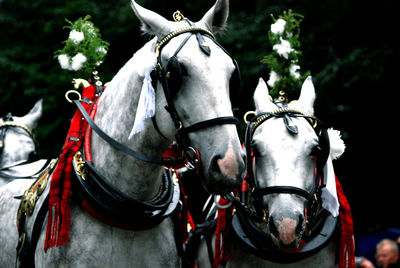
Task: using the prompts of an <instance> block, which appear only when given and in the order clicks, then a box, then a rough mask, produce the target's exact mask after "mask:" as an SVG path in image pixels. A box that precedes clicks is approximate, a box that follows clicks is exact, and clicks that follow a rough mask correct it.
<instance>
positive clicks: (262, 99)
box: [253, 78, 276, 113]
mask: <svg viewBox="0 0 400 268" xmlns="http://www.w3.org/2000/svg"><path fill="white" fill-rule="evenodd" d="M253 99H254V104H255V105H256V111H257V113H260V112H271V111H273V110H275V109H276V105H275V104H274V103H273V102H272V101H271V97H270V95H269V92H268V87H267V84H266V83H265V81H264V79H262V78H260V79H259V80H258V85H257V87H256V90H255V91H254V95H253Z"/></svg>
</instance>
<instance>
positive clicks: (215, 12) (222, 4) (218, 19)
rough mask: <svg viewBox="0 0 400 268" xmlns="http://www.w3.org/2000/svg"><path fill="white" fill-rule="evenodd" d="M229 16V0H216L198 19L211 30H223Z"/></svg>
mask: <svg viewBox="0 0 400 268" xmlns="http://www.w3.org/2000/svg"><path fill="white" fill-rule="evenodd" d="M228 16H229V0H217V1H216V2H215V4H214V6H213V7H212V8H211V9H210V10H209V11H207V13H206V14H205V15H204V16H203V18H202V19H201V20H200V21H199V22H200V23H204V24H205V25H206V26H207V28H209V29H211V31H212V32H218V31H221V30H224V29H225V27H226V22H227V20H228Z"/></svg>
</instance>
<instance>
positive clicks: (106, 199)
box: [18, 25, 238, 267]
mask: <svg viewBox="0 0 400 268" xmlns="http://www.w3.org/2000/svg"><path fill="white" fill-rule="evenodd" d="M184 33H189V35H188V37H186V38H185V40H184V41H183V42H182V44H181V45H180V46H179V48H178V49H177V51H176V52H175V55H174V57H171V59H170V60H169V61H168V63H167V65H166V67H163V66H162V61H161V52H162V48H163V47H164V46H165V45H166V44H167V43H168V42H169V41H170V40H171V39H172V38H174V37H176V36H178V35H180V34H184ZM193 35H196V37H197V40H198V42H199V46H200V48H201V49H202V51H203V52H204V53H206V54H207V55H210V53H211V51H210V50H209V48H208V50H207V48H206V47H207V45H206V44H205V42H204V38H203V35H205V36H207V37H209V38H210V39H211V40H213V41H214V42H215V43H216V44H217V45H218V46H219V47H221V46H220V45H219V44H218V43H217V42H216V41H215V40H214V36H213V35H212V33H211V32H210V31H208V30H207V29H204V28H201V27H196V26H193V25H190V26H189V27H186V28H183V29H181V30H178V31H174V32H172V33H170V34H168V35H167V36H166V37H164V38H162V39H161V40H160V41H159V42H158V43H157V46H156V55H157V66H156V68H155V69H154V71H153V76H154V75H156V77H157V81H159V82H160V84H161V85H162V88H163V91H164V94H165V97H166V100H167V107H166V110H167V111H168V112H169V114H170V116H171V118H172V120H173V122H174V125H175V128H176V129H177V134H176V140H177V143H178V145H179V147H180V149H181V150H182V151H183V154H184V157H181V158H163V157H161V158H154V157H150V156H146V155H144V154H141V153H139V152H137V151H134V150H132V149H131V148H129V147H127V146H125V145H123V144H121V143H119V142H118V141H116V140H115V139H113V138H112V137H110V136H109V135H108V134H106V133H105V132H104V131H103V130H102V129H101V128H100V127H99V126H97V125H96V124H95V122H94V120H93V119H94V115H95V110H96V109H95V107H96V103H97V100H98V97H100V95H101V93H102V92H103V88H102V87H101V86H99V85H97V84H96V85H92V86H93V87H96V89H97V94H96V97H94V98H93V99H91V98H83V99H81V98H79V99H78V100H70V99H69V98H68V99H69V100H70V101H71V102H73V103H74V104H75V105H76V107H77V113H79V116H80V117H83V119H85V122H87V128H86V130H83V132H84V135H83V136H79V137H69V139H68V140H67V141H66V142H69V141H72V142H75V141H76V142H81V139H83V140H84V143H83V146H82V147H81V148H80V150H78V151H77V152H76V153H75V155H74V157H73V160H72V168H73V178H72V186H73V187H74V188H73V189H74V192H73V193H74V195H73V197H74V198H77V200H78V202H79V203H80V204H81V205H82V206H83V208H84V209H85V210H86V211H87V212H88V213H89V214H91V215H92V216H94V217H96V218H97V219H99V220H101V221H103V222H105V223H108V224H111V225H113V226H116V227H119V228H123V229H128V230H144V229H149V228H152V227H154V226H156V225H158V224H159V223H161V222H162V221H163V219H165V218H166V217H168V216H170V215H172V214H174V215H176V217H174V219H173V220H174V221H175V222H174V223H175V234H176V237H181V236H182V235H183V234H181V233H180V230H179V228H178V227H177V225H178V221H179V215H178V214H179V213H180V211H181V209H182V208H181V206H180V205H179V203H180V202H179V199H180V198H181V197H182V192H181V191H180V185H179V183H178V182H177V181H176V179H174V175H173V174H172V171H171V170H169V169H165V171H164V175H163V177H162V180H163V185H162V188H161V189H160V192H159V194H158V195H157V196H156V197H155V198H154V199H153V200H151V201H148V202H144V201H140V200H136V199H133V198H130V197H128V196H126V195H125V194H123V193H122V192H120V191H119V190H117V189H116V188H114V187H113V186H112V185H111V184H110V183H108V181H107V179H106V178H105V177H104V176H102V174H100V172H98V171H97V170H96V169H95V168H94V166H93V164H92V161H91V154H90V139H91V133H92V131H91V130H93V131H95V132H96V133H97V134H98V135H99V136H100V137H101V138H102V139H103V140H104V141H106V142H107V143H108V144H109V145H111V146H112V147H113V148H114V149H116V150H119V151H121V152H123V153H125V154H127V155H129V156H131V157H134V158H136V159H138V160H141V161H143V162H147V163H153V164H157V165H162V166H168V167H174V166H180V165H182V164H184V165H186V166H187V167H188V168H189V169H197V168H198V166H199V163H200V155H199V152H198V149H197V148H196V149H194V148H193V147H191V146H190V141H189V137H188V134H189V133H191V132H194V131H198V130H200V129H204V128H208V127H212V126H216V125H221V124H237V123H238V120H237V119H236V118H234V117H231V116H225V117H217V118H213V119H208V120H204V121H201V122H198V123H195V124H193V125H191V126H184V124H183V122H182V120H181V119H180V117H179V115H178V113H177V111H176V109H175V106H174V103H173V97H174V94H173V93H172V90H175V91H177V90H178V89H179V87H180V85H177V84H173V82H171V80H170V79H171V77H172V76H173V74H174V73H176V72H177V70H178V69H179V68H178V67H177V64H178V65H179V63H178V61H177V58H176V55H177V54H178V52H179V51H180V50H181V48H182V47H183V46H184V45H185V44H186V42H187V41H188V40H189V38H190V37H191V36H193ZM221 48H222V47H221ZM207 51H208V52H207ZM224 51H225V50H224ZM225 52H226V51H225ZM228 55H229V54H228ZM229 56H230V55H229ZM232 60H233V62H234V64H235V66H236V67H237V63H236V61H235V60H234V59H233V58H232ZM171 66H173V67H171ZM237 71H238V68H237ZM83 96H85V92H84V94H83ZM82 104H84V105H82ZM80 117H79V119H80ZM74 118H75V117H74ZM81 131H82V130H80V132H81ZM77 144H78V143H77ZM79 144H81V143H79ZM59 163H60V162H59ZM45 193H46V194H41V195H36V196H38V198H39V199H40V200H41V201H40V202H39V203H40V204H41V206H40V207H39V209H37V210H36V211H39V212H38V215H39V216H37V217H34V215H32V218H30V215H29V214H27V213H24V211H20V212H19V213H20V214H21V215H23V216H22V217H20V219H19V222H20V225H19V226H20V227H19V233H20V240H21V241H22V240H23V241H25V240H28V241H29V243H28V244H29V245H30V246H29V247H27V246H25V247H24V243H20V244H21V245H20V246H19V247H18V252H19V257H20V260H21V266H23V267H24V266H25V267H32V265H33V263H34V259H33V258H34V251H35V248H36V244H37V239H38V237H39V235H38V234H37V233H36V232H40V231H41V229H42V228H41V227H42V225H43V222H44V218H45V216H46V213H47V211H48V209H47V208H48V205H49V204H48V202H49V200H48V198H49V193H48V191H47V192H45ZM39 196H40V197H39ZM21 204H22V203H21ZM32 210H33V208H32ZM43 211H44V212H43ZM41 212H43V213H41ZM26 218H30V219H31V221H33V222H34V223H33V224H34V226H38V227H37V228H36V227H34V228H33V229H34V231H35V230H36V232H32V231H31V230H26V224H25V222H26ZM49 218H50V216H49ZM138 219H140V221H138ZM180 224H181V223H180ZM39 227H40V228H39ZM178 245H179V243H178V242H177V248H178V253H180V254H182V252H183V249H182V248H181V247H180V246H178Z"/></svg>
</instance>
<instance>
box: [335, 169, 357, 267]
mask: <svg viewBox="0 0 400 268" xmlns="http://www.w3.org/2000/svg"><path fill="white" fill-rule="evenodd" d="M335 178H336V190H337V195H338V199H339V204H340V209H339V217H340V254H339V268H354V267H356V263H355V252H354V235H353V217H352V215H351V209H350V205H349V203H348V201H347V198H346V196H345V195H344V192H343V189H342V186H341V185H340V183H339V180H338V179H337V177H335Z"/></svg>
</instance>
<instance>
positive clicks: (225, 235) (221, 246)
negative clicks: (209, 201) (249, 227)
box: [213, 197, 233, 268]
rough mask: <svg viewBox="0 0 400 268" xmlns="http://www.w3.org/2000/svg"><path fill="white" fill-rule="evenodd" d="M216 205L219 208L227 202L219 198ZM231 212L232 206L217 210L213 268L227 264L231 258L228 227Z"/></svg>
mask: <svg viewBox="0 0 400 268" xmlns="http://www.w3.org/2000/svg"><path fill="white" fill-rule="evenodd" d="M218 203H219V204H220V205H221V206H224V205H227V204H228V203H229V201H228V200H226V199H223V198H222V197H221V198H220V199H219V202H218ZM232 212H233V207H232V206H229V207H228V208H226V209H223V208H218V218H217V229H216V231H215V235H216V236H215V256H214V263H213V268H218V267H219V266H220V265H221V264H224V263H226V262H228V261H229V260H230V258H231V252H230V236H229V229H230V228H229V226H230V222H231V220H232Z"/></svg>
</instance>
